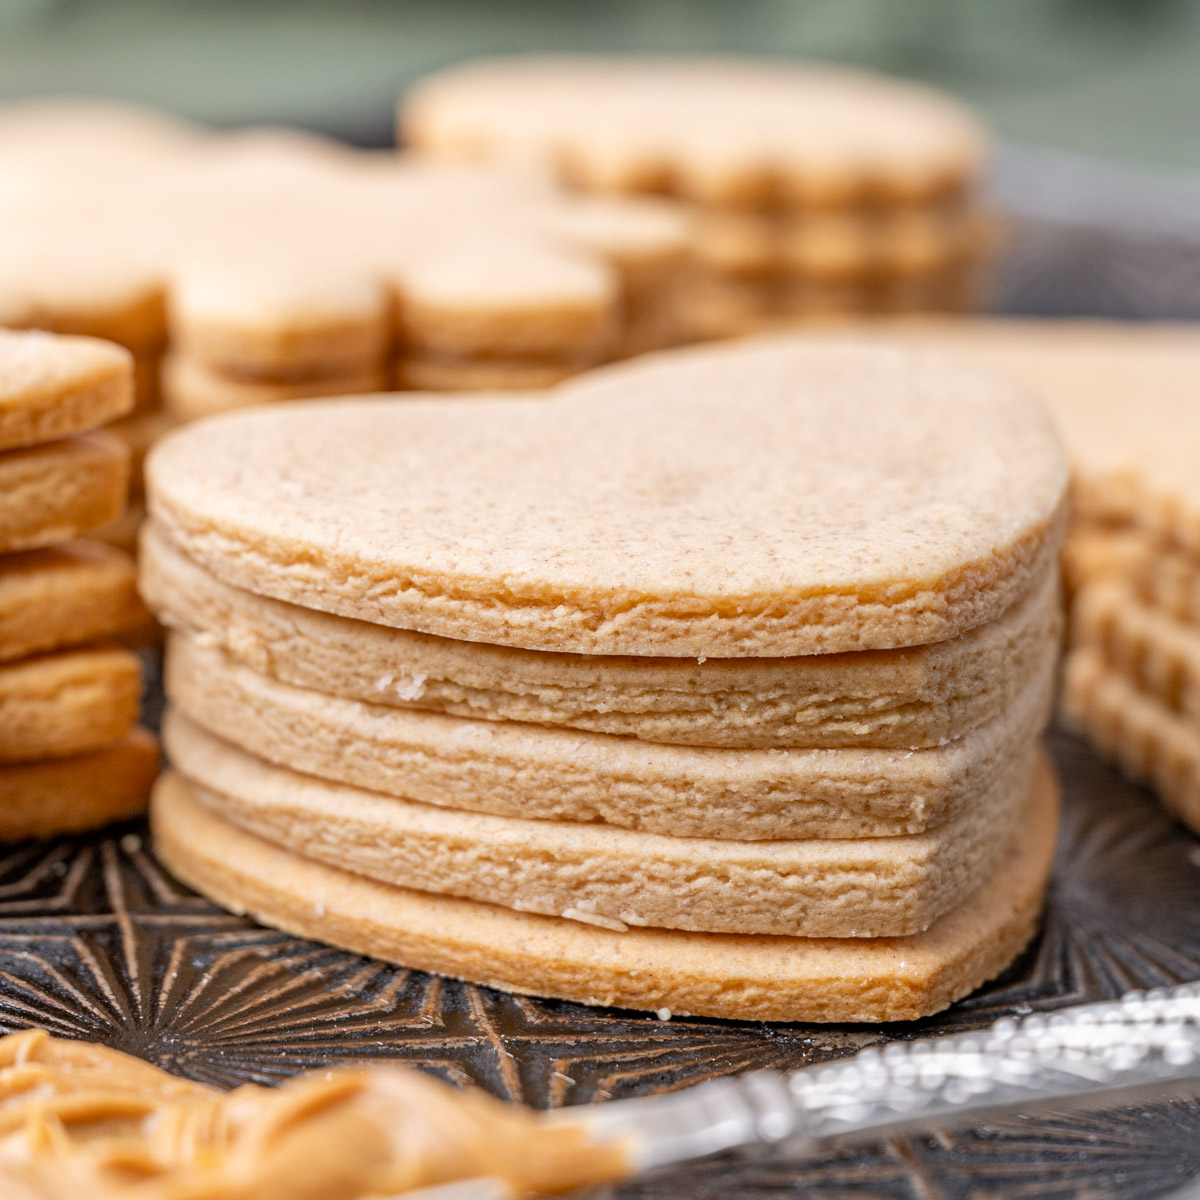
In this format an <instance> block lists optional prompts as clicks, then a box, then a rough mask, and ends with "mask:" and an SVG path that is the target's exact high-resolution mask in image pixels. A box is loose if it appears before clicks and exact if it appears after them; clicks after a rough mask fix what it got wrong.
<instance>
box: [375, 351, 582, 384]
mask: <svg viewBox="0 0 1200 1200" xmlns="http://www.w3.org/2000/svg"><path fill="white" fill-rule="evenodd" d="M578 373H579V367H578V366H577V365H575V364H574V363H569V362H562V363H556V362H539V361H538V360H537V359H524V360H522V359H512V360H511V361H505V360H503V359H487V358H480V359H474V360H468V359H458V360H453V359H434V358H413V357H408V358H402V359H400V360H399V361H398V362H397V363H396V366H395V369H394V371H393V373H392V377H393V381H394V383H395V386H396V387H397V388H399V389H400V390H401V391H416V392H492V391H494V392H522V391H534V390H536V389H538V388H548V387H554V386H555V384H559V383H562V382H563V380H565V379H569V378H570V377H571V376H572V375H577V374H578Z"/></svg>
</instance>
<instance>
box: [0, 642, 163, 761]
mask: <svg viewBox="0 0 1200 1200" xmlns="http://www.w3.org/2000/svg"><path fill="white" fill-rule="evenodd" d="M141 690H142V679H141V671H140V669H139V666H138V660H137V659H136V658H135V657H134V656H133V655H132V654H130V653H129V652H128V651H127V650H125V649H123V648H122V647H120V646H117V645H113V644H110V643H106V642H98V643H95V644H93V645H90V646H81V647H79V648H77V649H71V650H59V651H57V652H56V653H54V654H42V655H38V656H36V657H34V658H26V659H22V660H21V661H20V662H14V663H6V664H5V665H3V666H0V763H5V762H32V761H36V760H38V759H42V758H63V757H66V756H69V755H72V754H83V753H86V752H88V751H92V750H99V749H101V748H102V747H104V746H107V745H109V744H110V743H112V742H115V741H116V740H117V739H118V738H120V737H123V736H124V735H125V733H126V732H128V730H129V729H130V728H131V727H132V725H133V723H134V721H136V720H137V713H138V701H139V700H140V699H141Z"/></svg>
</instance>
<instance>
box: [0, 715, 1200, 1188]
mask: <svg viewBox="0 0 1200 1200" xmlns="http://www.w3.org/2000/svg"><path fill="white" fill-rule="evenodd" d="M1053 749H1054V753H1055V757H1056V759H1057V762H1058V766H1059V769H1060V772H1061V774H1062V778H1063V782H1064V786H1065V792H1066V811H1065V822H1064V829H1063V836H1062V840H1061V845H1060V850H1059V858H1058V864H1057V870H1056V874H1055V879H1054V884H1053V888H1052V891H1051V895H1050V900H1049V904H1048V909H1047V913H1046V920H1045V924H1044V928H1043V931H1042V933H1041V935H1040V936H1039V938H1038V939H1037V941H1036V943H1035V944H1034V945H1033V946H1032V947H1031V948H1030V949H1029V951H1028V952H1027V953H1026V954H1025V955H1024V956H1023V957H1022V958H1021V960H1020V961H1019V962H1018V963H1017V964H1016V965H1015V966H1014V967H1013V968H1012V969H1011V970H1010V971H1008V972H1007V973H1006V974H1005V975H1004V976H1003V978H1001V979H999V980H997V981H996V982H995V983H993V984H991V985H989V986H988V987H986V988H984V989H983V990H982V991H980V992H979V993H977V994H976V995H974V996H972V997H970V998H969V999H967V1000H965V1001H963V1002H962V1003H960V1004H958V1005H956V1006H955V1007H954V1008H953V1009H952V1010H951V1011H949V1012H947V1013H944V1014H942V1015H941V1016H938V1017H935V1018H933V1019H931V1020H928V1021H923V1022H919V1023H916V1024H905V1025H893V1026H886V1027H870V1026H834V1027H830V1026H819V1025H762V1024H740V1023H736V1022H727V1021H715V1020H688V1019H676V1020H672V1021H670V1022H662V1021H659V1020H657V1019H656V1018H654V1017H653V1016H643V1015H640V1014H637V1013H630V1012H622V1011H616V1010H611V1009H600V1010H595V1009H588V1008H585V1007H583V1006H581V1005H576V1004H566V1003H558V1002H554V1001H541V1000H530V999H525V998H520V997H513V996H506V995H504V994H502V993H499V992H494V991H490V990H489V989H487V988H482V987H475V986H471V985H467V984H462V983H457V982H451V981H447V980H443V979H439V978H436V977H432V976H429V975H425V974H422V973H420V972H416V971H405V970H401V969H399V968H397V967H391V966H386V965H383V964H381V963H377V962H373V961H370V960H368V959H363V958H360V957H357V956H356V955H353V954H347V953H343V952H341V951H337V950H331V949H328V948H326V947H323V946H320V945H318V944H315V943H312V942H306V941H303V940H301V939H298V938H294V937H289V936H287V935H285V934H280V933H276V932H272V931H270V930H264V929H261V928H259V927H257V926H255V925H254V924H253V922H251V921H248V920H245V919H242V918H238V917H233V916H230V915H228V914H226V913H223V912H222V911H220V910H219V909H217V908H215V907H213V906H212V905H211V904H209V903H208V902H207V901H205V900H202V899H200V898H198V897H196V896H195V895H194V894H193V893H191V892H190V891H189V890H188V889H187V888H185V887H182V886H180V885H179V884H177V883H176V882H174V881H173V880H172V879H171V878H170V876H168V875H167V874H166V873H165V872H164V871H163V870H162V869H161V868H160V867H159V866H157V865H156V864H155V862H154V859H153V858H152V856H151V855H150V853H149V851H148V847H147V844H146V836H145V829H144V826H142V825H140V824H135V825H132V826H125V827H122V828H120V829H118V830H116V831H113V832H110V833H109V834H108V835H106V836H96V837H85V838H70V839H61V840H58V841H54V842H50V843H43V844H27V845H23V846H20V847H16V848H13V849H11V850H10V851H9V852H8V853H7V855H5V856H4V857H3V858H0V1028H3V1029H4V1030H5V1031H11V1030H14V1029H19V1028H24V1027H26V1026H28V1025H40V1026H43V1027H45V1028H47V1029H49V1030H51V1031H52V1032H54V1033H57V1034H60V1035H63V1036H67V1037H78V1038H87V1039H90V1040H94V1041H100V1042H104V1043H106V1044H107V1045H110V1046H115V1047H118V1048H119V1049H122V1050H127V1051H130V1052H132V1053H134V1054H138V1055H141V1056H142V1057H144V1058H147V1059H150V1060H151V1061H153V1062H157V1063H160V1064H161V1065H162V1066H164V1067H166V1068H167V1069H169V1070H171V1071H175V1072H178V1073H179V1074H182V1075H187V1076H191V1077H192V1078H195V1079H201V1080H204V1081H206V1082H209V1083H213V1084H217V1085H219V1086H233V1085H236V1084H238V1083H240V1082H243V1081H246V1080H253V1081H256V1082H271V1081H273V1080H278V1079H281V1078H283V1077H285V1076H287V1075H290V1074H292V1073H293V1072H296V1071H300V1070H302V1069H304V1068H306V1067H316V1066H323V1065H329V1064H335V1063H345V1062H353V1061H359V1060H362V1059H364V1058H389V1059H402V1060H404V1061H406V1062H410V1063H412V1064H414V1065H416V1066H419V1067H421V1068H422V1069H424V1070H428V1071H432V1072H434V1073H436V1074H438V1075H441V1076H443V1077H444V1078H446V1079H449V1080H451V1081H453V1082H456V1083H466V1082H471V1083H476V1084H479V1085H481V1086H483V1087H485V1088H487V1089H488V1090H489V1091H492V1092H494V1093H496V1094H497V1095H499V1096H503V1097H505V1098H507V1099H511V1100H519V1101H521V1102H523V1103H526V1104H532V1105H538V1106H546V1105H561V1104H586V1103H592V1102H595V1101H599V1100H604V1099H607V1098H609V1097H615V1096H630V1095H636V1094H641V1093H646V1092H653V1091H660V1090H663V1089H669V1088H677V1087H681V1086H684V1085H685V1084H688V1083H692V1082H696V1081H698V1080H701V1079H706V1078H709V1077H711V1076H714V1075H721V1074H725V1073H728V1072H733V1071H742V1070H746V1069H748V1068H752V1067H764V1066H774V1067H797V1066H802V1065H805V1064H808V1063H814V1062H820V1061H822V1060H824V1059H829V1058H833V1057H836V1056H838V1055H843V1054H848V1053H852V1052H854V1051H856V1050H859V1049H861V1048H862V1047H864V1046H870V1045H874V1044H878V1043H881V1042H886V1041H890V1040H893V1039H897V1038H911V1037H914V1036H918V1035H924V1034H931V1033H937V1032H940V1031H951V1030H963V1029H970V1028H974V1027H977V1026H979V1025H982V1024H985V1023H987V1022H989V1021H992V1020H993V1019H995V1018H996V1017H998V1016H1000V1015H1002V1014H1004V1013H1011V1012H1014V1011H1018V1012H1026V1011H1029V1010H1031V1009H1048V1008H1054V1007H1057V1006H1060V1005H1063V1004H1068V1003H1072V1002H1075V1001H1082V1000H1098V999H1105V998H1109V997H1113V996H1116V995H1118V994H1119V993H1121V992H1123V991H1125V990H1126V989H1128V988H1133V987H1150V986H1156V985H1159V984H1169V983H1175V982H1178V981H1181V980H1186V979H1196V978H1200V843H1198V842H1197V841H1196V840H1195V839H1193V838H1190V837H1189V836H1187V835H1186V834H1185V833H1184V832H1182V831H1181V830H1180V829H1179V828H1177V827H1176V826H1173V825H1172V824H1171V823H1170V822H1169V821H1168V820H1167V819H1166V818H1165V817H1164V816H1163V815H1162V813H1161V811H1160V809H1159V808H1158V806H1157V804H1156V803H1155V802H1154V800H1153V799H1152V798H1151V797H1150V796H1149V795H1147V794H1146V793H1145V792H1143V791H1141V790H1139V789H1137V788H1135V787H1133V786H1131V785H1130V784H1128V783H1126V782H1125V781H1123V780H1122V779H1121V778H1120V777H1119V776H1118V775H1116V774H1115V773H1114V772H1113V771H1111V770H1109V769H1108V768H1106V767H1104V766H1103V765H1101V764H1100V763H1099V762H1098V761H1097V760H1096V759H1095V758H1094V757H1093V756H1092V755H1091V754H1090V752H1089V751H1088V750H1087V749H1086V748H1085V747H1084V746H1083V745H1082V744H1081V743H1079V742H1078V741H1076V740H1074V739H1072V738H1069V737H1067V736H1065V735H1056V736H1055V737H1054V738H1053ZM1196 1176H1200V1102H1198V1101H1191V1100H1175V1101H1171V1102H1165V1103H1162V1104H1156V1105H1146V1106H1139V1107H1137V1108H1122V1109H1118V1110H1115V1111H1112V1112H1105V1113H1100V1114H1088V1115H1084V1114H1072V1115H1062V1116H1053V1115H1049V1116H1042V1117H1039V1118H1037V1119H1032V1118H1018V1119H1013V1120H1009V1121H1005V1122H1004V1123H1002V1124H997V1125H994V1126H989V1127H987V1128H984V1129H979V1130H975V1131H973V1132H971V1133H967V1134H963V1133H955V1134H953V1135H944V1134H935V1135H933V1136H930V1137H905V1138H893V1139H891V1140H889V1141H888V1142H886V1143H885V1144H882V1145H876V1146H870V1147H867V1148H855V1149H850V1148H845V1149H840V1150H835V1151H833V1152H831V1153H828V1154H826V1155H825V1156H823V1157H822V1158H820V1159H819V1160H816V1161H810V1162H803V1163H801V1162H787V1161H766V1160H764V1161H754V1162H745V1161H738V1160H732V1159H718V1160H715V1161H712V1162H709V1163H706V1164H702V1165H700V1166H697V1167H694V1168H692V1169H690V1170H686V1171H673V1172H669V1173H663V1174H660V1175H658V1176H655V1177H651V1178H648V1179H646V1180H644V1181H642V1182H639V1183H635V1184H632V1185H630V1186H627V1187H624V1188H621V1189H617V1190H616V1191H615V1192H614V1193H613V1195H614V1196H619V1197H622V1198H632V1197H642V1198H645V1200H650V1198H654V1200H684V1198H687V1200H698V1198H700V1197H714V1198H715V1197H735V1196H736V1197H747V1198H749V1197H754V1198H755V1200H768V1198H770V1200H774V1198H775V1197H779V1198H781V1200H782V1198H783V1197H785V1196H787V1197H795V1196H798V1195H804V1196H805V1197H812V1198H817V1197H841V1198H844V1200H849V1198H851V1197H856V1198H857V1197H867V1196H871V1197H876V1196H879V1197H906V1198H913V1200H934V1198H940V1197H947V1198H949V1197H959V1196H964V1197H965V1196H979V1197H983V1196H987V1197H1010V1196H1011V1197H1074V1196H1085V1195H1090V1196H1099V1195H1104V1196H1119V1197H1150V1196H1161V1195H1167V1194H1169V1193H1171V1192H1172V1191H1174V1190H1176V1189H1178V1188H1179V1187H1181V1186H1182V1185H1183V1184H1185V1183H1186V1182H1187V1181H1188V1180H1189V1179H1191V1178H1192V1177H1196Z"/></svg>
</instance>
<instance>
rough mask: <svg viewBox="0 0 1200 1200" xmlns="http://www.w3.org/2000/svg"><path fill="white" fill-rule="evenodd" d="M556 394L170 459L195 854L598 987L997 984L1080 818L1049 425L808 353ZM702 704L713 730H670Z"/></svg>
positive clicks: (175, 728) (958, 385)
mask: <svg viewBox="0 0 1200 1200" xmlns="http://www.w3.org/2000/svg"><path fill="white" fill-rule="evenodd" d="M554 396H555V399H554V400H553V402H551V403H547V402H546V400H545V399H544V398H543V397H542V396H538V397H529V398H521V397H518V398H511V397H510V398H507V399H504V398H499V397H489V398H485V399H480V400H474V401H472V400H465V399H464V400H458V401H455V402H447V401H445V400H429V401H426V400H421V399H413V400H411V401H406V402H404V403H397V402H395V401H393V400H388V399H370V400H358V401H355V400H346V401H340V402H337V403H321V402H311V403H297V404H294V405H288V406H285V407H275V408H271V409H261V410H258V411H256V412H253V413H238V414H232V415H229V416H225V417H221V418H216V419H213V420H211V421H207V422H204V423H202V424H199V425H196V426H193V427H190V428H188V429H186V430H183V431H179V432H177V433H174V434H172V435H170V436H169V437H168V438H167V439H166V440H165V441H164V442H163V443H161V444H160V445H159V446H158V447H157V448H156V449H155V450H154V451H153V452H152V454H151V456H150V459H149V464H148V474H147V481H148V501H149V508H150V512H151V522H150V526H149V528H148V531H147V534H146V537H145V546H146V559H145V562H146V566H145V578H146V584H145V586H146V592H147V595H148V596H150V597H151V600H152V604H153V606H154V608H155V610H156V612H157V613H158V615H159V616H160V618H161V619H162V620H163V621H164V622H165V623H166V624H168V625H169V626H171V627H172V628H173V629H174V630H175V632H174V633H173V635H172V645H171V647H170V651H169V656H168V657H169V662H168V673H167V690H168V696H169V700H170V702H171V705H172V707H173V709H174V712H173V714H172V716H171V718H170V721H169V727H170V736H171V740H172V750H173V757H174V766H175V770H176V772H177V774H175V775H172V776H169V777H167V779H165V780H164V782H163V783H162V784H161V785H160V788H159V790H158V801H157V805H156V811H155V827H156V831H157V833H156V836H157V844H158V846H159V852H160V854H162V856H163V857H164V859H165V861H166V862H167V864H168V865H169V866H170V867H171V869H172V870H173V871H175V872H176V873H177V874H178V875H180V876H181V877H182V878H183V879H185V880H187V881H188V882H190V883H192V884H193V885H194V886H197V887H199V888H200V889H201V890H203V891H206V892H207V893H208V894H210V895H211V896H213V897H215V898H217V899H218V900H219V901H220V902H222V903H224V904H226V905H228V906H231V907H234V908H237V909H242V910H248V911H251V912H252V913H254V914H255V915H258V916H259V917H260V918H261V919H263V920H265V921H267V922H268V923H271V924H277V925H281V926H282V927H284V928H287V929H290V930H292V931H295V932H301V933H305V934H307V935H309V936H316V937H322V938H325V939H327V940H330V941H334V942H336V943H338V944H341V945H344V946H348V947H351V948H355V949H358V950H361V951H366V952H370V953H377V954H381V955H383V956H385V957H390V958H393V959H395V960H397V961H401V962H404V963H406V964H409V965H414V966H420V967H425V968H427V969H433V970H444V971H449V972H451V973H454V974H459V975H463V976H466V977H467V978H472V979H486V980H487V981H489V982H491V983H494V984H499V985H500V986H504V987H508V988H511V989H514V990H518V991H532V992H537V993H541V994H547V995H557V996H565V997H568V998H572V999H580V1000H585V1001H598V1002H605V1003H618V1004H623V1005H630V1006H634V1007H649V1008H655V1009H657V1008H663V1007H666V1008H670V1009H671V1010H672V1011H677V1012H678V1011H683V1012H696V1013H703V1014H709V1015H718V1016H733V1017H746V1018H762V1019H772V1020H779V1019H796V1020H804V1019H813V1020H891V1019H898V1018H901V1017H913V1016H917V1015H920V1014H922V1013H927V1012H932V1011H936V1010H937V1009H938V1008H941V1007H944V1006H945V1005H946V1004H947V1003H949V1002H951V1001H952V1000H953V999H954V998H956V997H957V996H959V995H962V994H964V993H965V992H966V991H969V990H970V989H971V988H973V987H975V986H977V985H978V984H979V983H980V982H982V981H983V980H984V979H986V978H989V977H990V976H991V975H992V974H994V973H995V972H996V971H998V970H999V969H1001V967H1002V966H1003V965H1004V963H1006V962H1007V961H1008V960H1009V959H1010V958H1011V957H1012V955H1013V954H1014V953H1015V952H1016V951H1017V949H1018V948H1019V947H1020V946H1021V945H1022V944H1023V943H1024V941H1025V940H1026V939H1027V938H1028V937H1029V936H1030V935H1031V933H1032V930H1033V927H1034V922H1035V918H1036V912H1037V909H1038V906H1039V903H1040V896H1041V891H1042V888H1043V886H1044V883H1045V878H1046V872H1047V870H1048V866H1049V855H1050V852H1051V850H1052V846H1053V840H1054V839H1053V833H1054V813H1055V798H1054V787H1053V781H1052V779H1051V778H1050V776H1049V775H1048V773H1047V771H1046V769H1045V768H1044V767H1041V766H1039V765H1038V755H1039V751H1038V734H1039V732H1040V730H1041V728H1042V726H1043V725H1044V723H1045V719H1046V716H1047V713H1048V709H1049V703H1050V691H1051V686H1052V680H1053V675H1054V665H1055V659H1056V654H1057V645H1058V637H1059V620H1058V616H1057V604H1056V589H1057V573H1058V555H1059V549H1060V545H1061V539H1062V532H1063V528H1064V523H1065V498H1066V482H1067V473H1066V460H1065V456H1064V453H1063V450H1062V447H1061V445H1060V443H1059V440H1058V438H1057V436H1056V433H1055V431H1054V428H1053V425H1052V423H1051V421H1050V419H1049V416H1048V415H1047V413H1046V412H1045V411H1044V410H1043V409H1042V408H1041V406H1040V405H1039V404H1038V403H1037V401H1036V400H1034V399H1032V398H1031V397H1030V396H1028V395H1027V394H1026V393H1025V392H1024V391H1022V390H1021V389H1020V388H1019V387H1017V386H1015V385H1013V384H1010V383H1008V382H1007V381H1005V380H1004V379H1003V378H1000V377H997V376H994V375H991V374H989V373H987V372H985V371H981V370H979V369H976V368H969V367H961V366H958V365H955V364H954V363H952V362H948V361H943V360H940V359H937V358H935V357H930V356H927V355H921V354H913V353H909V352H904V351H899V350H896V349H890V348H886V347H884V348H881V347H877V346H872V345H869V344H858V345H835V346H829V347H820V346H812V345H806V344H804V343H803V341H797V342H794V343H791V342H788V341H786V340H781V341H779V342H778V343H773V344H767V345H765V346H761V347H758V348H756V349H754V350H753V351H752V352H747V351H746V350H745V349H744V348H742V349H739V348H731V349H730V350H729V351H727V352H726V351H723V350H722V349H721V348H712V349H708V350H705V351H697V352H694V353H681V354H680V355H679V356H678V357H671V356H668V357H666V358H663V359H660V360H647V361H646V362H645V363H644V364H630V365H629V366H628V367H623V368H614V369H613V370H612V371H611V373H609V374H607V375H605V376H597V377H596V378H595V379H593V380H589V381H581V382H578V383H572V384H567V385H565V386H564V387H563V388H562V389H559V390H558V391H557V392H556V393H554ZM376 672H377V674H375V673H376ZM371 675H374V678H369V676H371ZM935 681H936V682H935ZM989 693H994V698H997V702H996V703H995V704H994V705H989V704H984V703H982V702H981V698H982V697H983V696H984V695H986V694H989ZM948 694H955V695H958V696H960V697H961V700H960V702H958V703H956V704H955V705H954V706H953V707H952V708H951V709H948V708H947V696H948ZM697 697H700V698H701V699H700V700H699V703H698V704H697ZM690 707H699V708H701V709H703V710H705V712H706V718H705V722H704V728H706V729H711V730H712V737H711V739H708V740H710V741H711V743H712V744H711V745H709V744H705V739H702V738H699V737H698V736H688V737H684V738H680V737H678V736H676V735H673V733H672V731H673V730H678V729H681V728H685V727H687V725H688V718H687V713H688V711H689V708H690ZM951 713H952V714H953V715H951ZM606 714H607V715H606ZM610 722H611V723H610ZM935 724H936V727H937V733H936V734H933V728H934V725H935ZM923 731H924V732H923ZM914 747H924V748H914ZM879 833H884V834H886V835H887V836H884V837H882V838H881V837H879V836H877V835H878V834H879ZM681 835H683V836H681ZM381 846H392V847H393V850H394V852H392V853H387V854H383V855H381V854H379V853H378V850H379V847H381ZM268 857H269V858H272V861H273V862H275V863H276V864H277V865H276V867H275V868H273V869H272V870H270V871H267V872H265V873H263V872H261V869H260V868H261V864H259V859H260V858H261V859H263V860H264V861H265V859H266V858H268ZM284 862H286V863H288V864H289V865H288V867H287V868H286V870H285V869H284V868H283V866H282V864H283V863H284ZM256 864H257V865H256ZM472 864H474V865H472ZM501 867H503V869H501ZM598 880H606V881H607V883H606V884H605V885H604V886H598V884H597V881H598ZM501 935H502V936H501ZM489 947H490V949H489ZM521 947H524V949H523V950H522V949H520V948H521ZM723 975H724V976H727V978H726V981H725V985H724V986H722V985H721V984H720V982H719V981H720V979H721V978H722V976H723ZM834 979H837V980H838V982H837V984H836V986H835V985H834V984H833V982H832V980H834Z"/></svg>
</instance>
